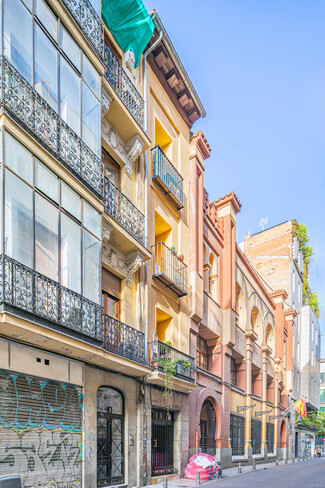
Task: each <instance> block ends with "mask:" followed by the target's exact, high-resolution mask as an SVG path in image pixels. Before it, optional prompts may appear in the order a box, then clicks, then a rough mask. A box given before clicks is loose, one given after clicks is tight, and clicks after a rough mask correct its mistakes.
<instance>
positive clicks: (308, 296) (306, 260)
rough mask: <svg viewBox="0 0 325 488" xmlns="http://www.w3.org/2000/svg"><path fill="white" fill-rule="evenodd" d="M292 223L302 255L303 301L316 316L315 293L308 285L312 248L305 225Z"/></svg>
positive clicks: (295, 221) (317, 308)
mask: <svg viewBox="0 0 325 488" xmlns="http://www.w3.org/2000/svg"><path fill="white" fill-rule="evenodd" d="M292 223H293V232H294V235H295V236H297V239H298V243H299V249H300V251H301V252H302V257H303V302H304V304H305V305H309V306H310V308H311V309H312V311H313V312H314V314H315V316H316V317H319V304H318V297H317V293H315V292H313V291H312V290H311V288H310V285H309V266H310V262H311V257H312V255H313V248H312V247H311V246H309V244H308V243H309V241H310V237H309V235H308V231H307V227H306V226H305V225H303V224H298V222H297V220H293V221H292Z"/></svg>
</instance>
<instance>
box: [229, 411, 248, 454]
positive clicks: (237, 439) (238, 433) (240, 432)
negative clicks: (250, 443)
mask: <svg viewBox="0 0 325 488" xmlns="http://www.w3.org/2000/svg"><path fill="white" fill-rule="evenodd" d="M230 444H231V449H232V455H233V456H240V455H243V454H244V452H245V419H244V417H238V416H237V415H230Z"/></svg>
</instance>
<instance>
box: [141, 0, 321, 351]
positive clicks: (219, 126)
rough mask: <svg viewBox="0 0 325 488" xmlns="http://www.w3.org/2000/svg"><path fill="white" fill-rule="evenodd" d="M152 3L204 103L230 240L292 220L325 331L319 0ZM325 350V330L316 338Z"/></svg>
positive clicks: (209, 175)
mask: <svg viewBox="0 0 325 488" xmlns="http://www.w3.org/2000/svg"><path fill="white" fill-rule="evenodd" d="M144 3H145V5H146V7H147V9H148V10H149V11H150V10H152V9H153V8H156V9H157V11H158V13H159V15H160V17H161V19H162V21H163V23H164V25H165V27H166V29H167V31H168V34H169V36H170V37H171V39H172V42H173V44H174V46H175V48H176V50H177V52H178V54H179V55H180V57H181V59H182V61H183V64H184V65H185V68H186V69H187V71H188V73H189V75H190V78H191V80H192V82H193V84H194V86H195V88H196V90H197V92H198V94H199V96H200V98H201V100H202V102H203V105H204V107H205V109H206V111H207V116H206V118H205V119H203V120H199V121H197V122H196V123H195V125H194V126H193V130H194V131H195V132H196V131H197V130H199V129H202V130H203V132H204V134H205V135H206V137H207V139H208V141H209V143H210V145H211V147H212V155H211V157H210V159H209V160H207V161H206V171H205V187H206V189H207V191H208V193H209V198H210V200H211V201H212V200H214V199H216V198H219V197H220V196H223V195H224V194H226V193H228V192H229V191H232V190H233V191H235V192H236V194H237V196H238V197H239V199H240V201H241V202H242V204H243V207H242V210H241V212H240V214H239V215H238V216H237V241H238V242H240V241H242V240H243V238H244V235H245V234H246V233H247V232H248V231H250V232H251V233H255V232H258V231H259V230H260V227H259V220H260V218H261V217H268V226H267V227H269V226H273V225H276V224H278V223H281V222H283V221H285V220H289V219H292V218H296V219H297V220H298V221H299V223H303V224H305V225H306V226H307V228H308V231H309V235H310V237H311V243H310V244H311V245H312V247H313V248H314V261H313V263H312V265H311V269H310V283H311V287H312V288H313V289H314V290H315V291H317V293H318V297H319V302H320V306H321V318H320V323H321V327H322V333H323V334H325V247H324V245H322V244H323V243H324V242H325V225H324V220H325V219H324V216H323V200H322V199H323V197H324V196H325V164H324V154H325V33H324V32H325V31H324V25H325V2H324V0H320V1H318V0H308V2H307V1H306V0H272V1H261V0H245V1H244V0H201V2H198V1H197V0H195V1H194V0H177V1H175V0H173V1H172V0H144ZM322 356H323V357H325V335H324V336H323V337H322Z"/></svg>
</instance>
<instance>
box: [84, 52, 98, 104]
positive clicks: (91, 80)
mask: <svg viewBox="0 0 325 488" xmlns="http://www.w3.org/2000/svg"><path fill="white" fill-rule="evenodd" d="M82 78H83V79H84V80H85V82H86V83H87V85H88V86H89V88H91V90H92V91H93V92H94V94H95V95H96V97H98V98H99V94H100V76H99V74H98V72H97V70H96V69H95V68H94V66H93V65H92V64H91V62H90V61H89V59H88V58H87V56H85V54H84V53H82Z"/></svg>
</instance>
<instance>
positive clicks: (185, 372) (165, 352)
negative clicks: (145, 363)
mask: <svg viewBox="0 0 325 488" xmlns="http://www.w3.org/2000/svg"><path fill="white" fill-rule="evenodd" d="M149 358H150V366H151V368H153V370H156V371H160V372H162V373H163V372H164V368H165V365H166V364H167V363H168V365H170V362H172V365H173V367H174V371H175V376H176V377H177V378H181V379H183V380H187V381H191V382H192V383H194V378H195V368H194V359H193V358H192V357H190V356H188V355H187V354H184V353H182V352H180V351H178V350H177V349H174V348H173V347H171V346H169V345H167V344H165V343H164V342H160V341H158V340H156V341H153V342H150V343H149Z"/></svg>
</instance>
